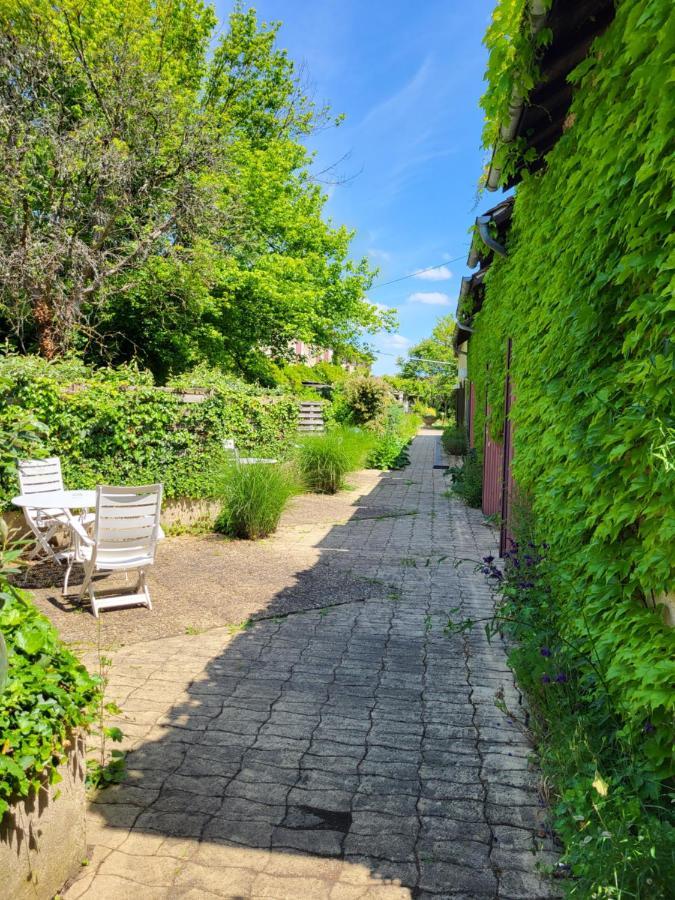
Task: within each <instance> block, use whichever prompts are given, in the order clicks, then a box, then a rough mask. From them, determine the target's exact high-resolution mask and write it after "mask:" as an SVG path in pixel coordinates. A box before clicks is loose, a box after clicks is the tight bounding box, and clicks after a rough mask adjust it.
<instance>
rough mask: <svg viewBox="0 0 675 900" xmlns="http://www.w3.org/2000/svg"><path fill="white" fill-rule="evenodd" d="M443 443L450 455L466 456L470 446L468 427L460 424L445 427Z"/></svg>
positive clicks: (442, 437)
mask: <svg viewBox="0 0 675 900" xmlns="http://www.w3.org/2000/svg"><path fill="white" fill-rule="evenodd" d="M441 443H442V444H443V449H444V450H445V452H446V453H448V454H449V455H450V456H466V452H467V450H468V448H469V439H468V436H467V433H466V428H462V427H460V426H458V425H448V426H447V428H444V429H443V434H442V435H441Z"/></svg>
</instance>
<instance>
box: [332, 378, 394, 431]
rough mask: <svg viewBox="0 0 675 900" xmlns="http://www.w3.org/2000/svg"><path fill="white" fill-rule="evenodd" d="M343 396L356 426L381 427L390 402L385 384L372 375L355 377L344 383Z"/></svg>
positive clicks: (388, 390)
mask: <svg viewBox="0 0 675 900" xmlns="http://www.w3.org/2000/svg"><path fill="white" fill-rule="evenodd" d="M344 394H345V399H346V401H347V405H348V406H349V409H350V411H351V415H352V420H353V422H354V423H355V424H356V425H368V426H369V427H382V423H383V420H384V417H385V414H386V411H387V407H388V406H389V405H390V404H391V400H392V395H391V391H390V389H389V385H388V384H387V383H386V382H384V381H382V379H381V378H374V377H373V376H372V375H357V376H356V377H354V378H350V379H349V381H347V382H346V383H345V388H344Z"/></svg>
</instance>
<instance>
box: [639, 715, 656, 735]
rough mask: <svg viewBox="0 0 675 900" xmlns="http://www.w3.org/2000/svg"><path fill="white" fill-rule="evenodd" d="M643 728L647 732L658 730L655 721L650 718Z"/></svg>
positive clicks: (651, 732)
mask: <svg viewBox="0 0 675 900" xmlns="http://www.w3.org/2000/svg"><path fill="white" fill-rule="evenodd" d="M642 730H643V732H644V733H645V734H654V732H655V731H656V727H655V726H654V723H653V722H650V721H649V719H647V721H646V722H645V724H644V725H643V726H642Z"/></svg>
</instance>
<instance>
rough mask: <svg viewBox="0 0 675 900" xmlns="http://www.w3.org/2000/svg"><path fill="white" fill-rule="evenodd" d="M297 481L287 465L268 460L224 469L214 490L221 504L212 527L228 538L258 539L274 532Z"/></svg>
mask: <svg viewBox="0 0 675 900" xmlns="http://www.w3.org/2000/svg"><path fill="white" fill-rule="evenodd" d="M297 492H298V481H297V478H296V477H295V474H294V473H293V471H292V470H291V468H290V467H288V466H281V465H273V464H271V463H251V464H249V465H231V466H228V467H227V468H226V469H225V470H223V472H222V474H221V477H220V479H219V482H218V483H217V485H216V493H217V495H218V496H219V497H220V498H221V499H222V502H223V507H222V509H221V511H220V514H219V515H218V517H217V519H216V521H215V526H214V527H215V530H216V531H218V532H220V533H221V534H226V535H227V536H228V537H233V538H245V539H246V540H257V539H258V538H264V537H268V535H270V534H272V533H273V532H274V531H276V529H277V526H278V525H279V519H280V518H281V514H282V513H283V511H284V509H285V508H286V505H287V504H288V501H289V500H290V499H291V497H292V496H293V495H294V494H296V493H297Z"/></svg>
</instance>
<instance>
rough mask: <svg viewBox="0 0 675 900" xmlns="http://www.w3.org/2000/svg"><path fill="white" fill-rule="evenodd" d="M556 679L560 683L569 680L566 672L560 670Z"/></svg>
mask: <svg viewBox="0 0 675 900" xmlns="http://www.w3.org/2000/svg"><path fill="white" fill-rule="evenodd" d="M555 680H556V681H557V682H558V684H565V682H566V681H567V675H565V673H564V672H558V674H557V675H556V676H555Z"/></svg>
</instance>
